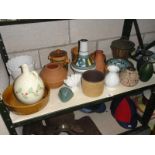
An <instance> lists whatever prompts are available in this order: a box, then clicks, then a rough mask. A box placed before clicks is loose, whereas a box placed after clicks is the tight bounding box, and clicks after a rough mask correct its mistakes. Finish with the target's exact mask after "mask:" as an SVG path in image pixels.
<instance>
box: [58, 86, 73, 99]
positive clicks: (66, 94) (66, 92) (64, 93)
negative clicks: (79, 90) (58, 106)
mask: <svg viewBox="0 0 155 155" xmlns="http://www.w3.org/2000/svg"><path fill="white" fill-rule="evenodd" d="M73 95H74V94H73V92H72V90H71V89H70V88H68V87H62V88H61V89H60V90H59V93H58V96H59V98H60V100H61V101H62V102H67V101H69V100H70V99H71V98H72V97H73Z"/></svg>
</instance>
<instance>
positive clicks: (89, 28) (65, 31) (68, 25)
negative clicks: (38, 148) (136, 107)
mask: <svg viewBox="0 0 155 155" xmlns="http://www.w3.org/2000/svg"><path fill="white" fill-rule="evenodd" d="M138 23H139V27H140V31H141V33H142V38H143V40H144V42H145V43H148V42H150V41H152V40H155V20H149V19H145V20H143V19H139V20H138ZM122 27H123V20H122V19H114V20H113V19H105V20H104V19H94V20H90V19H89V20H65V21H51V22H44V23H32V24H20V25H10V26H0V33H1V34H2V37H3V40H4V44H5V47H6V50H7V52H8V54H9V57H14V56H16V55H23V54H24V55H25V54H28V55H32V56H33V58H34V60H35V62H36V68H37V69H39V68H41V67H42V66H43V65H45V64H46V63H48V62H49V60H48V54H49V53H50V52H51V51H53V50H55V49H57V48H61V49H64V50H66V51H67V52H68V54H69V55H70V50H71V48H72V47H74V46H76V45H77V41H78V40H80V39H82V38H86V39H88V40H89V51H90V52H93V51H95V50H96V49H102V50H104V52H105V54H106V56H107V57H111V50H110V44H111V42H112V40H114V39H117V38H120V36H121V33H122ZM131 34H132V36H131V38H130V39H131V40H132V41H134V42H135V43H136V45H138V41H137V37H136V35H135V30H134V28H133V29H132V33H131ZM0 61H1V60H0ZM0 67H1V66H0ZM0 70H2V67H1V68H0ZM6 83H7V78H1V79H0V87H1V88H2V90H3V89H4V88H5V87H6ZM2 90H1V91H2ZM0 121H1V120H0ZM0 124H1V123H0ZM0 128H1V127H0ZM0 134H3V132H2V131H1V130H0Z"/></svg>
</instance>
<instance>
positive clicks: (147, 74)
mask: <svg viewBox="0 0 155 155" xmlns="http://www.w3.org/2000/svg"><path fill="white" fill-rule="evenodd" d="M138 73H139V79H140V80H141V81H143V82H146V81H148V80H150V78H151V77H152V75H153V64H152V63H149V62H144V63H143V64H142V65H141V66H140V67H139V70H138Z"/></svg>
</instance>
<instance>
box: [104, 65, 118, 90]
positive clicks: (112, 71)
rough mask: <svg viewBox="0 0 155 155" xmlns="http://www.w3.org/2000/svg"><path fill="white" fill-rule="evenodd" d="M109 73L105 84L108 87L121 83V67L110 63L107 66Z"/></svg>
mask: <svg viewBox="0 0 155 155" xmlns="http://www.w3.org/2000/svg"><path fill="white" fill-rule="evenodd" d="M107 69H108V71H109V72H108V73H107V74H106V76H105V84H106V86H107V87H115V86H117V85H118V84H119V83H120V79H119V74H118V72H119V70H120V69H119V67H117V66H115V65H110V66H108V67H107Z"/></svg>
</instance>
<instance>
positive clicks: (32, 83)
mask: <svg viewBox="0 0 155 155" xmlns="http://www.w3.org/2000/svg"><path fill="white" fill-rule="evenodd" d="M21 68H22V74H21V75H20V76H18V78H16V80H15V81H14V85H13V86H14V93H15V96H16V97H17V99H19V100H20V101H21V102H22V103H26V104H33V103H35V102H37V101H39V100H40V99H41V98H42V97H43V95H44V90H45V87H44V83H43V81H42V79H41V78H40V77H39V75H38V73H37V72H35V71H31V72H30V71H29V68H28V66H27V64H23V65H22V66H21Z"/></svg>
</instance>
